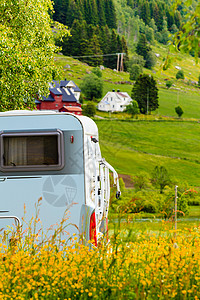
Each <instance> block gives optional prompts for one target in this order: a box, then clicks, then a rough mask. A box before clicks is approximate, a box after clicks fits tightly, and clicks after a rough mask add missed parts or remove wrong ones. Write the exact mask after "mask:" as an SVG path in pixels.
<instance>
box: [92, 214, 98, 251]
mask: <svg viewBox="0 0 200 300" xmlns="http://www.w3.org/2000/svg"><path fill="white" fill-rule="evenodd" d="M90 240H91V241H92V243H93V244H94V245H95V246H96V247H97V230H96V217H95V212H93V214H92V215H91V217H90Z"/></svg>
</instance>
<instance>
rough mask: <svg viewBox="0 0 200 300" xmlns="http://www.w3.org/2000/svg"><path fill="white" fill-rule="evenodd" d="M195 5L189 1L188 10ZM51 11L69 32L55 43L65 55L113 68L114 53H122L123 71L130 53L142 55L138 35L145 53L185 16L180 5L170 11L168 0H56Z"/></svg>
mask: <svg viewBox="0 0 200 300" xmlns="http://www.w3.org/2000/svg"><path fill="white" fill-rule="evenodd" d="M196 5H197V1H192V3H191V6H190V7H189V8H188V9H189V11H190V10H194V9H195V7H196ZM54 10H55V13H54V14H53V19H54V20H55V21H58V22H60V23H62V24H64V25H67V26H68V28H69V29H70V31H71V36H70V37H66V38H65V39H63V41H62V42H61V43H60V42H58V45H59V46H62V52H63V54H64V55H67V56H73V57H75V58H78V59H80V60H82V61H83V62H85V63H88V64H89V65H91V66H98V65H101V64H103V65H104V66H106V67H108V68H112V69H113V68H116V53H125V58H124V70H125V71H127V69H128V61H129V59H130V57H131V55H132V54H134V53H135V52H136V53H137V54H139V55H142V56H144V55H143V53H141V52H140V51H138V49H137V48H138V43H141V41H140V38H141V36H143V39H145V47H146V44H148V47H149V50H148V51H151V48H150V47H151V45H154V44H155V42H156V41H157V42H159V43H161V44H164V45H166V44H167V43H168V41H169V40H170V39H171V37H170V34H171V35H174V34H176V33H177V32H178V30H179V29H180V28H181V27H182V24H183V21H184V17H185V14H186V12H185V9H184V6H183V5H178V7H177V8H176V9H174V10H173V6H172V2H171V1H169V0H165V1H164V0H161V1H154V0H149V1H146V0H126V1H124V0H101V1H100V0H76V1H74V0H55V4H54ZM142 46H144V45H142ZM191 54H192V55H193V53H192V51H191ZM112 55H113V57H112ZM144 59H145V60H146V59H147V57H145V56H144ZM148 60H149V58H148ZM153 65H154V64H153V63H150V65H149V66H146V67H147V68H152V66H153Z"/></svg>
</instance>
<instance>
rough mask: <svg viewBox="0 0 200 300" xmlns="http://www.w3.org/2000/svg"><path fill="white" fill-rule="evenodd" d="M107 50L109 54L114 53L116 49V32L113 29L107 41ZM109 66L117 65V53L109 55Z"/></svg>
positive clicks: (113, 67) (114, 67) (112, 67)
mask: <svg viewBox="0 0 200 300" xmlns="http://www.w3.org/2000/svg"><path fill="white" fill-rule="evenodd" d="M109 45H110V47H109V52H110V54H116V53H117V51H118V49H117V34H116V32H115V30H114V29H112V33H111V38H110V43H109ZM108 65H109V68H111V69H116V66H117V55H112V56H110V57H109V63H108Z"/></svg>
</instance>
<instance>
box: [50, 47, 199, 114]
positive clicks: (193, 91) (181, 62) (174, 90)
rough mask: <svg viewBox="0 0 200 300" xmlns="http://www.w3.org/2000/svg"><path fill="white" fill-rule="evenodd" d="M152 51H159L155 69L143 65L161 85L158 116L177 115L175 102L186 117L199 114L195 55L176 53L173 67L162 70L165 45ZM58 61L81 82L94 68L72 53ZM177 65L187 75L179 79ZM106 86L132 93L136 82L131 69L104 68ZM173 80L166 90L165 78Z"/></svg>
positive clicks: (70, 76) (63, 70) (65, 72)
mask: <svg viewBox="0 0 200 300" xmlns="http://www.w3.org/2000/svg"><path fill="white" fill-rule="evenodd" d="M153 51H154V52H155V53H157V54H159V55H160V56H159V58H158V59H157V64H156V66H155V68H154V70H147V69H144V73H148V74H151V75H152V76H154V78H155V79H156V81H157V86H158V88H159V104H160V106H159V109H158V110H157V111H156V112H155V113H154V114H156V115H159V116H172V117H174V116H176V113H175V111H174V108H175V106H177V105H180V106H181V107H182V109H183V111H184V115H183V117H184V118H200V108H199V101H200V100H199V99H200V89H199V88H197V86H196V84H195V82H198V78H199V75H200V66H199V64H196V63H195V61H194V59H193V58H192V57H189V56H187V55H183V54H178V55H177V54H176V53H173V54H171V55H170V58H171V60H172V62H171V66H170V68H168V69H167V70H165V71H163V68H162V67H163V64H164V61H165V59H166V57H167V54H168V49H167V48H166V46H162V45H159V44H157V45H156V46H154V47H153ZM55 60H56V64H57V65H58V66H60V67H61V73H62V77H63V78H67V79H68V80H69V79H72V80H74V81H75V82H76V83H77V85H80V83H81V81H82V79H83V77H84V76H85V75H86V74H87V73H88V72H90V71H91V69H92V67H90V66H88V65H87V64H84V63H81V62H80V61H78V60H75V59H73V58H70V57H65V56H63V55H56V57H55ZM176 67H180V68H181V69H182V70H183V71H184V75H185V79H184V80H176V73H177V71H178V70H177V69H176ZM103 80H104V90H103V95H105V94H106V93H107V92H108V91H111V90H112V89H115V90H117V89H119V90H120V91H126V92H128V93H129V94H130V95H131V90H132V85H133V82H131V81H130V79H129V73H126V72H118V73H117V72H115V71H113V70H111V69H107V68H105V70H103ZM167 80H171V81H172V82H173V86H172V87H171V88H170V89H169V90H167V88H166V81H167Z"/></svg>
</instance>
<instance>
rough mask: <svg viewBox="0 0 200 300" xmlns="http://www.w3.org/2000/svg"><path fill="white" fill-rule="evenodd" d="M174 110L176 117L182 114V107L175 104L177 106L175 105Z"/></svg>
mask: <svg viewBox="0 0 200 300" xmlns="http://www.w3.org/2000/svg"><path fill="white" fill-rule="evenodd" d="M175 111H176V113H177V115H178V117H179V118H180V117H181V116H182V114H183V110H182V108H181V107H180V106H177V107H175Z"/></svg>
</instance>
